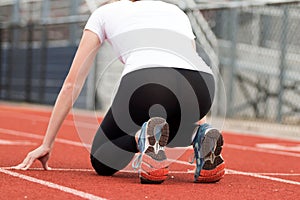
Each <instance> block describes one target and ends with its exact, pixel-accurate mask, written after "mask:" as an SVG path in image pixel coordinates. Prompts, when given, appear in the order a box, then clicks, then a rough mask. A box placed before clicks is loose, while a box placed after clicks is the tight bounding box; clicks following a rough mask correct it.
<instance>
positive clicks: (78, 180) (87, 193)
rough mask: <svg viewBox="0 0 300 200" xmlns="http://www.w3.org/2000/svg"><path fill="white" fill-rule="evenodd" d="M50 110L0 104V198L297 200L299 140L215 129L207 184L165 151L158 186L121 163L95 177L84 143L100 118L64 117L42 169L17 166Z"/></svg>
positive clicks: (181, 153) (181, 157)
mask: <svg viewBox="0 0 300 200" xmlns="http://www.w3.org/2000/svg"><path fill="white" fill-rule="evenodd" d="M50 113H51V108H48V107H42V106H32V105H23V104H21V105H19V104H8V103H6V102H2V103H0V157H1V159H0V192H1V196H0V199H203V200H206V199H215V200H217V199H222V200H226V199H272V200H277V199H278V200H279V199H280V200H282V199H298V198H299V196H300V143H299V141H293V140H287V139H279V138H270V137H262V136H253V135H246V134H237V133H231V132H227V131H226V130H224V131H222V132H223V136H224V141H225V144H224V147H223V152H222V154H223V158H224V160H225V163H226V174H225V176H224V178H223V179H222V180H221V181H219V182H217V183H214V184H199V183H194V182H193V180H194V179H193V175H194V174H193V173H194V168H195V167H194V165H192V164H190V163H188V160H189V158H190V155H191V154H192V152H193V150H192V149H191V148H190V147H188V148H180V149H167V150H166V152H167V156H168V157H171V158H172V164H171V165H170V174H169V177H168V178H167V180H166V181H165V182H164V183H162V184H160V185H142V184H140V180H139V178H138V174H137V172H135V171H133V170H132V169H131V165H128V167H126V168H125V169H124V170H122V171H120V172H118V173H116V174H115V175H114V176H111V177H102V176H98V175H97V174H96V173H95V172H94V170H93V169H92V167H91V164H90V162H89V147H90V146H89V144H90V142H91V140H92V138H93V135H94V133H95V130H96V129H97V126H98V124H99V123H101V117H97V118H95V115H94V114H89V113H86V112H81V111H80V112H79V111H78V112H77V111H76V112H75V111H74V112H72V113H70V115H69V116H68V117H67V119H66V120H65V122H64V124H63V126H62V128H61V129H60V131H59V133H58V136H57V140H56V143H55V146H54V149H53V151H52V154H51V157H50V160H49V166H50V167H52V170H50V171H44V170H42V168H41V164H40V163H39V162H35V163H34V164H33V166H32V167H31V168H30V169H29V170H28V171H17V170H11V169H9V167H10V166H14V165H17V164H19V163H20V162H21V161H22V160H23V159H24V158H25V156H26V154H27V153H28V152H29V151H30V150H33V149H34V148H35V147H37V146H38V145H39V144H40V143H41V141H42V138H43V135H44V133H45V130H46V128H47V123H48V120H49V117H50Z"/></svg>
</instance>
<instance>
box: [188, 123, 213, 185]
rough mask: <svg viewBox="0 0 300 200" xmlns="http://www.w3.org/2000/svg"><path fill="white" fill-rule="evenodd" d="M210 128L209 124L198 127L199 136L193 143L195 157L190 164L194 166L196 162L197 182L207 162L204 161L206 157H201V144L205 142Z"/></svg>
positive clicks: (193, 156)
mask: <svg viewBox="0 0 300 200" xmlns="http://www.w3.org/2000/svg"><path fill="white" fill-rule="evenodd" d="M208 128H210V125H209V124H202V125H200V126H199V127H198V130H197V134H196V135H195V138H194V139H193V143H192V144H193V148H194V155H191V158H190V160H189V162H190V163H191V164H193V163H194V161H196V170H195V174H194V178H195V181H197V180H198V178H199V176H200V172H201V170H202V168H203V166H204V162H205V160H204V156H205V155H201V144H202V142H203V140H204V136H205V132H206V130H207V129H208Z"/></svg>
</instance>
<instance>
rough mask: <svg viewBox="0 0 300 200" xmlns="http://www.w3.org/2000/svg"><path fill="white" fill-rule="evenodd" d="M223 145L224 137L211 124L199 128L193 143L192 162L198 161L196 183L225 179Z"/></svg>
mask: <svg viewBox="0 0 300 200" xmlns="http://www.w3.org/2000/svg"><path fill="white" fill-rule="evenodd" d="M223 144H224V140H223V136H222V134H221V132H220V131H219V130H217V129H215V128H212V127H211V126H210V125H209V124H203V125H200V126H199V127H198V128H197V130H196V135H195V137H194V139H193V142H192V145H193V148H194V159H193V161H192V162H194V160H195V161H196V170H195V175H194V182H196V183H214V182H218V181H219V180H220V179H222V178H223V176H224V174H225V163H224V160H223V158H222V156H221V152H222V146H223Z"/></svg>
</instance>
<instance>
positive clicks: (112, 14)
mask: <svg viewBox="0 0 300 200" xmlns="http://www.w3.org/2000/svg"><path fill="white" fill-rule="evenodd" d="M85 29H88V30H90V31H92V32H94V33H96V34H97V35H98V37H99V40H100V41H101V42H103V41H104V40H108V42H109V43H110V44H111V45H112V47H113V49H114V50H115V52H116V53H117V54H118V57H119V58H120V60H121V61H122V62H123V63H124V64H125V69H124V71H123V75H124V74H126V73H128V72H131V71H134V70H137V69H140V68H143V67H151V66H164V67H175V68H184V69H192V70H199V71H205V72H208V73H211V70H210V68H209V67H208V66H207V65H206V64H205V62H204V61H203V60H202V59H201V58H200V57H199V56H198V59H199V62H198V61H197V62H196V64H195V62H193V61H192V62H191V61H190V60H193V59H189V57H190V55H191V54H192V53H190V52H189V51H194V50H193V44H192V41H193V40H194V38H195V36H194V34H193V31H192V28H191V24H190V22H189V19H188V17H187V16H186V15H185V13H184V12H183V11H182V10H180V9H179V8H178V7H177V6H175V5H173V4H169V3H165V2H162V1H137V2H131V1H129V0H121V1H117V2H114V3H110V4H106V5H104V6H101V7H99V8H98V9H97V10H95V11H94V12H93V13H92V15H91V16H90V18H89V20H88V22H87V24H86V26H85ZM187 45H188V46H187ZM182 46H185V48H183V47H182ZM180 51H181V52H180ZM187 52H188V53H187ZM196 65H197V66H196Z"/></svg>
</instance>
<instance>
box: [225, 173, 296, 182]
mask: <svg viewBox="0 0 300 200" xmlns="http://www.w3.org/2000/svg"><path fill="white" fill-rule="evenodd" d="M226 173H227V174H235V175H243V176H251V177H255V178H261V179H266V180H270V181H276V182H281V183H288V184H292V185H300V182H297V181H291V180H286V179H282V178H275V177H270V176H265V175H261V174H259V173H251V172H240V171H236V170H231V169H227V170H226Z"/></svg>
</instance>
